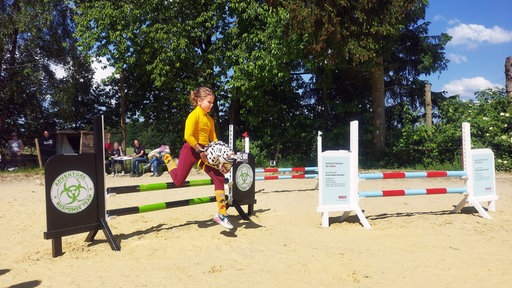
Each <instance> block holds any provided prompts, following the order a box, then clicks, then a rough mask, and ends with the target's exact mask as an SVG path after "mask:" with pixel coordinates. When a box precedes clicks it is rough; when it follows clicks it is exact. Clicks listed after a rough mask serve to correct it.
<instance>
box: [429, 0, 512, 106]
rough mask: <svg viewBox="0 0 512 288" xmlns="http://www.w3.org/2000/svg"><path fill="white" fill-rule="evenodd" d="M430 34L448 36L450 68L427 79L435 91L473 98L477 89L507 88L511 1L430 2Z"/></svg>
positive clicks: (511, 37) (511, 44)
mask: <svg viewBox="0 0 512 288" xmlns="http://www.w3.org/2000/svg"><path fill="white" fill-rule="evenodd" d="M425 20H426V21H429V22H431V24H430V26H429V34H430V35H438V34H440V33H443V32H444V33H448V34H449V35H450V36H452V37H453V38H452V41H450V43H448V45H447V47H446V50H445V52H446V55H447V58H448V59H450V63H449V64H448V69H447V70H445V71H443V72H441V73H437V74H433V75H430V76H428V77H426V78H425V79H426V80H428V81H429V82H430V83H432V91H436V92H439V91H447V92H448V93H447V95H448V96H451V95H455V94H459V95H461V98H462V99H474V92H475V91H477V90H481V89H485V88H492V87H504V86H505V74H504V65H505V58H506V57H508V56H512V0H488V1H485V0H481V1H476V0H430V5H429V7H428V8H427V13H426V19H425Z"/></svg>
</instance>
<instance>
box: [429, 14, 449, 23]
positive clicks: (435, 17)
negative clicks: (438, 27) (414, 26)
mask: <svg viewBox="0 0 512 288" xmlns="http://www.w3.org/2000/svg"><path fill="white" fill-rule="evenodd" d="M432 21H434V22H445V21H446V18H444V17H443V16H441V15H439V14H438V15H436V16H434V18H432Z"/></svg>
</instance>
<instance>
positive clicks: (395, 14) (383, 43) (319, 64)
mask: <svg viewBox="0 0 512 288" xmlns="http://www.w3.org/2000/svg"><path fill="white" fill-rule="evenodd" d="M286 3H287V4H286V7H287V9H288V10H289V11H290V15H291V18H292V20H291V25H292V29H293V31H295V32H296V33H299V34H301V35H305V36H307V37H308V45H307V46H305V47H306V50H305V53H306V54H305V58H306V59H311V61H309V62H308V64H309V67H310V69H311V71H312V73H313V74H315V75H316V76H317V77H319V78H316V79H317V80H319V82H318V86H320V87H321V90H322V94H323V96H322V97H323V101H322V102H321V103H323V104H322V105H323V107H322V109H323V111H328V109H329V108H328V105H329V104H330V103H331V100H330V99H329V94H330V93H331V92H330V90H332V87H334V86H335V85H336V82H337V81H338V79H335V78H333V77H331V76H330V75H333V73H334V74H341V73H342V72H341V73H340V71H343V70H345V71H353V70H359V73H362V74H363V75H362V76H363V78H366V79H367V80H366V81H368V82H367V83H370V86H371V88H370V89H371V90H370V92H371V93H370V97H371V102H370V109H371V112H372V116H373V120H372V123H373V143H374V148H376V149H374V151H380V150H381V149H383V148H384V147H385V144H384V140H385V131H386V127H385V124H386V121H385V107H386V98H385V95H386V93H385V92H386V89H387V88H389V86H386V82H385V81H386V79H389V78H397V77H400V76H402V75H395V74H391V73H390V72H391V71H392V70H391V69H390V68H392V65H393V61H392V60H391V59H393V57H395V58H400V57H404V56H405V55H402V54H400V53H401V52H402V51H401V50H406V49H407V47H406V46H400V41H401V40H403V39H404V38H407V37H405V36H407V34H410V33H411V32H413V33H415V36H416V38H421V37H423V38H425V40H423V42H422V43H423V46H424V47H421V48H422V49H423V50H416V52H415V54H414V55H412V54H413V53H409V54H408V55H409V56H414V57H415V58H416V59H421V60H430V61H429V62H427V63H426V64H425V65H423V64H421V65H418V64H417V62H414V63H411V65H405V66H406V69H405V70H404V69H402V71H407V69H409V70H410V71H414V73H411V74H409V75H406V77H403V78H405V79H411V81H415V80H414V79H415V78H414V77H416V78H417V76H418V75H421V74H422V73H424V72H425V71H429V72H432V71H439V70H441V69H442V68H443V67H446V64H445V63H446V61H447V60H446V59H445V58H444V54H443V53H442V49H444V46H442V45H443V44H446V42H445V41H444V40H445V39H446V37H447V35H446V36H444V35H441V38H442V39H443V41H444V42H443V41H439V42H436V41H433V42H430V40H435V38H429V37H426V33H428V29H416V27H424V28H426V27H427V26H428V23H424V24H418V23H419V22H420V21H421V20H422V19H423V18H424V14H425V9H426V7H427V3H428V2H427V1H418V0H403V1H375V0H368V1H357V2H355V1H343V0H337V1H336V0H332V1H289V2H286ZM429 39H430V40H429ZM416 46H418V45H416ZM428 46H430V47H431V48H428ZM397 47H399V48H398V49H397ZM435 49H437V50H435ZM409 52H413V51H409ZM432 52H434V53H432ZM429 53H430V54H429ZM435 53H437V54H436V55H434V54H435ZM443 63H444V66H443ZM350 66H355V67H358V68H356V69H354V68H349V67H350ZM422 66H428V67H429V68H428V69H425V68H422ZM416 71H421V72H422V73H419V74H418V73H416ZM319 72H320V73H319ZM411 76H412V77H411ZM361 80H362V79H361ZM356 85H364V84H362V83H359V84H356ZM392 88H393V87H392ZM363 97H364V94H363ZM359 102H365V101H359ZM327 119H328V113H326V112H324V122H326V121H327ZM324 125H327V124H324Z"/></svg>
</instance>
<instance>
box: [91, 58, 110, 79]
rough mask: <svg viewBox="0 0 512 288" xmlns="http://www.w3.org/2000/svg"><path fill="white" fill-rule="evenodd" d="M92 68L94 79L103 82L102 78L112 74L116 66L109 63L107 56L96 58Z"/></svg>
mask: <svg viewBox="0 0 512 288" xmlns="http://www.w3.org/2000/svg"><path fill="white" fill-rule="evenodd" d="M92 68H93V69H94V81H95V82H98V83H101V80H103V79H105V78H107V77H109V76H111V75H112V73H114V71H115V68H114V67H112V66H110V65H109V63H108V61H107V59H106V58H105V57H100V58H96V59H94V60H93V62H92Z"/></svg>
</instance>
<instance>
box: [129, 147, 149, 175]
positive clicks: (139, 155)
mask: <svg viewBox="0 0 512 288" xmlns="http://www.w3.org/2000/svg"><path fill="white" fill-rule="evenodd" d="M132 158H133V162H132V171H131V172H132V173H131V175H130V176H131V177H140V176H141V174H139V164H140V163H146V162H148V158H147V157H146V150H145V149H144V145H142V144H141V143H140V141H139V139H135V140H133V154H132Z"/></svg>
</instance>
